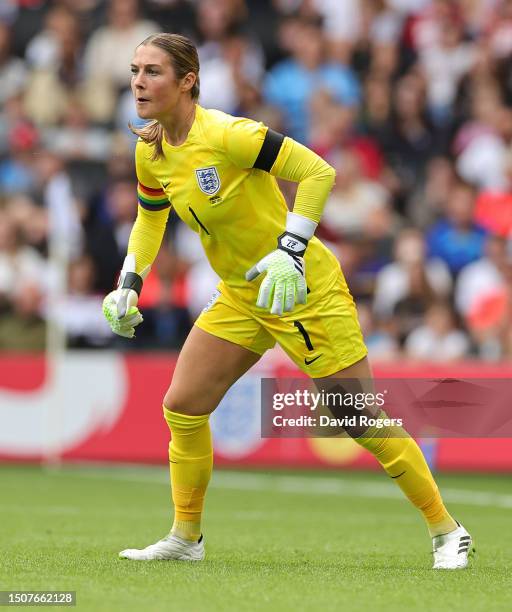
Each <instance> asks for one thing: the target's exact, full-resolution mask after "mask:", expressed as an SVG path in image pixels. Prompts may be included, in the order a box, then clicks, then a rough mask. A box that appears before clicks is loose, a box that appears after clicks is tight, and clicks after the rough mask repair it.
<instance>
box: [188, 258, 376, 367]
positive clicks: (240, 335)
mask: <svg viewBox="0 0 512 612" xmlns="http://www.w3.org/2000/svg"><path fill="white" fill-rule="evenodd" d="M195 325H197V326H198V327H200V328H201V329H202V330H204V331H206V332H208V333H210V334H213V335H214V336H217V337H219V338H223V339H224V340H228V341H230V342H233V343H235V344H238V345H240V346H243V347H244V348H246V349H248V350H250V351H253V352H255V353H257V354H258V355H263V353H264V352H265V351H266V350H267V349H269V348H272V347H273V346H274V345H275V343H276V342H278V343H279V345H280V346H281V347H282V348H283V350H284V351H285V352H286V353H287V354H288V355H289V357H290V358H291V359H292V360H293V362H294V363H295V364H296V365H297V367H299V368H300V369H301V370H302V371H303V372H305V373H306V374H308V375H309V376H312V377H314V378H321V377H324V376H330V375H332V374H334V373H335V372H338V371H339V370H342V369H344V368H348V367H349V366H351V365H352V364H354V363H356V362H357V361H359V360H361V359H362V358H363V357H364V356H365V355H366V354H367V352H368V351H367V349H366V346H365V344H364V340H363V335H362V333H361V328H360V327H359V321H358V319H357V312H356V307H355V304H354V300H353V299H352V296H351V295H350V292H349V290H348V287H347V284H346V282H345V279H344V277H343V274H342V272H341V270H340V271H339V274H338V275H337V277H336V279H335V282H334V283H332V285H331V286H330V287H329V289H328V290H326V291H325V292H323V293H322V294H321V295H318V296H313V295H312V294H311V293H310V294H309V296H308V303H307V304H306V305H299V306H296V307H295V309H294V311H293V312H291V313H285V314H284V315H283V316H281V317H279V316H277V315H272V314H270V313H268V312H267V311H265V310H263V309H261V308H258V307H257V306H256V305H254V307H252V306H248V305H247V304H245V303H243V302H242V301H241V300H237V299H236V295H233V291H232V290H229V289H228V288H227V287H225V286H222V283H221V286H220V291H217V292H216V293H215V294H214V295H213V296H212V299H211V300H210V302H209V303H208V305H207V306H206V308H205V309H204V310H203V312H202V313H201V314H200V315H199V317H198V319H197V320H196V322H195Z"/></svg>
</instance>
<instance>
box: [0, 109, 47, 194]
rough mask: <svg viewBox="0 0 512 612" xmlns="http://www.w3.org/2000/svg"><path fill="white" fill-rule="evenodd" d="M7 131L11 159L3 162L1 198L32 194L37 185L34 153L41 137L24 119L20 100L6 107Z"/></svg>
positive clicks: (0, 176) (1, 169) (0, 168)
mask: <svg viewBox="0 0 512 612" xmlns="http://www.w3.org/2000/svg"><path fill="white" fill-rule="evenodd" d="M6 107H7V109H6V112H5V114H4V117H5V119H6V123H7V122H9V123H8V124H6V125H5V131H6V133H7V139H6V140H7V144H8V146H9V152H10V155H9V156H8V157H7V158H5V159H4V160H3V161H0V194H2V193H3V194H5V195H11V194H17V193H26V192H31V191H32V190H33V189H34V187H35V183H36V172H35V165H36V163H35V162H36V159H35V156H34V151H35V150H36V148H37V146H38V144H39V133H38V132H37V130H36V129H35V128H34V126H33V125H32V124H31V123H30V122H29V121H27V119H26V118H25V117H24V115H23V111H22V104H21V100H20V99H19V98H11V99H10V100H9V102H8V103H7V104H6Z"/></svg>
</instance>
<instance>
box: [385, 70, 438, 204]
mask: <svg viewBox="0 0 512 612" xmlns="http://www.w3.org/2000/svg"><path fill="white" fill-rule="evenodd" d="M381 146H382V149H383V153H384V155H385V156H386V157H387V160H388V163H389V166H390V168H391V170H392V171H393V172H394V174H395V176H396V179H397V181H398V193H397V195H398V196H399V197H400V199H399V200H397V201H396V204H397V206H398V208H399V209H400V210H401V211H402V210H403V209H404V207H405V202H406V199H407V197H408V196H409V195H410V194H411V193H412V192H413V191H414V189H415V188H416V187H417V184H418V182H422V181H423V180H424V173H425V166H426V164H427V163H428V161H429V160H430V158H431V157H433V156H434V154H435V153H436V148H437V143H436V140H435V135H434V133H433V131H432V129H431V127H430V125H429V123H428V120H427V118H426V112H425V84H424V81H423V79H422V78H421V77H420V76H419V75H417V74H414V73H410V74H407V75H406V76H404V77H402V78H401V79H400V80H399V81H398V83H397V84H396V87H395V89H394V93H393V116H392V119H391V125H390V129H389V130H387V132H386V134H385V137H384V139H383V141H382V143H381Z"/></svg>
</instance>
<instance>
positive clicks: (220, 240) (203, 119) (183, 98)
mask: <svg viewBox="0 0 512 612" xmlns="http://www.w3.org/2000/svg"><path fill="white" fill-rule="evenodd" d="M131 71H132V79H131V87H132V91H133V95H134V96H135V101H136V105H137V112H138V115H139V116H140V117H141V118H143V119H148V120H150V121H149V122H148V123H147V124H146V125H145V126H144V127H143V128H141V129H134V132H135V133H136V134H137V135H138V136H139V140H138V143H137V148H136V156H135V157H136V170H137V178H138V199H139V206H138V215H137V220H136V222H135V224H134V226H133V230H132V233H131V236H130V242H129V245H128V254H127V256H126V259H125V263H124V266H123V270H122V273H121V276H120V281H119V285H118V288H117V290H115V291H113V292H112V293H110V294H109V295H108V296H107V297H106V298H105V301H104V306H103V310H104V313H105V316H106V318H107V319H108V321H109V323H110V325H111V327H112V330H113V331H114V332H115V333H117V334H120V335H122V336H125V337H128V338H131V337H133V335H134V328H135V326H136V325H138V324H139V323H141V321H142V316H141V315H140V313H139V311H138V309H137V299H138V296H139V295H140V292H141V289H142V284H143V280H144V278H145V276H146V275H147V273H148V271H149V269H150V266H151V264H152V262H153V260H154V259H155V257H156V254H157V251H158V249H159V247H160V244H161V241H162V236H163V234H164V229H165V226H166V222H167V217H168V215H169V211H170V209H171V206H172V208H174V210H175V211H176V212H177V214H178V215H179V217H180V218H181V219H182V220H183V221H184V222H185V223H186V224H187V225H188V226H189V227H190V228H191V229H192V230H194V231H195V232H197V233H199V236H200V238H201V242H202V244H203V247H204V250H205V252H206V255H207V257H208V259H209V261H210V264H211V265H212V267H213V269H214V270H215V271H216V273H217V274H218V275H219V277H220V278H221V279H222V280H221V282H220V284H219V286H218V291H217V292H216V293H215V295H214V297H213V298H212V300H211V301H210V302H209V304H208V305H207V307H206V308H205V309H204V311H203V313H202V314H201V315H200V316H199V318H198V319H197V321H196V322H195V325H194V327H193V329H192V331H191V332H190V334H189V336H188V338H187V340H186V342H185V344H184V346H183V349H182V350H181V353H180V355H179V359H178V362H177V365H176V369H175V371H174V376H173V379H172V382H171V385H170V387H169V390H168V391H167V393H166V394H165V397H164V401H163V410H164V416H165V420H166V421H167V423H168V425H169V428H170V430H171V434H172V441H171V443H170V445H169V460H170V470H171V486H172V498H173V501H174V506H175V516H174V524H173V526H172V530H171V532H170V534H169V535H168V536H167V537H165V538H164V539H163V540H160V541H158V542H157V543H156V544H152V545H150V546H148V547H146V548H144V549H142V550H137V549H128V550H124V551H122V552H121V553H120V556H121V557H124V558H127V559H135V560H150V559H183V560H201V559H203V557H204V542H203V537H202V535H201V513H202V511H203V502H204V497H205V492H206V488H207V486H208V482H209V480H210V475H211V472H212V456H213V451H212V441H211V434H210V427H209V423H208V420H209V416H210V414H211V412H213V410H215V407H216V406H217V405H218V403H219V401H220V400H221V398H222V397H223V395H224V394H225V393H226V391H227V390H228V389H229V388H230V387H231V385H232V384H233V383H234V382H235V381H236V380H238V378H240V376H242V375H243V374H244V372H246V371H247V370H248V369H249V368H250V367H251V366H253V365H254V364H255V363H256V362H257V361H258V359H259V358H260V357H261V355H262V354H263V353H264V352H265V351H266V350H267V349H269V348H271V347H272V346H274V344H275V343H276V342H278V343H279V344H280V345H281V347H282V348H283V349H284V350H285V351H286V352H287V353H288V355H289V356H290V357H291V359H292V360H293V361H294V362H295V364H296V365H297V366H298V367H299V368H300V369H301V370H302V371H304V372H306V373H307V374H308V375H309V376H311V377H312V378H314V379H315V380H316V381H318V383H319V384H324V383H323V382H322V381H323V380H324V379H326V377H329V380H332V379H338V380H339V379H352V380H354V379H358V380H361V384H362V385H364V381H368V380H370V379H371V372H370V368H369V365H368V361H367V358H366V353H367V351H366V347H365V345H364V342H363V338H362V335H361V331H360V328H359V323H358V320H357V315H356V309H355V306H354V302H353V300H352V297H351V295H350V293H349V290H348V288H347V285H346V283H345V279H344V277H343V274H342V272H341V270H340V266H339V264H338V262H337V260H336V258H335V257H334V255H333V254H332V253H331V252H330V251H329V250H328V249H327V248H326V247H325V246H324V245H323V244H322V243H321V242H320V241H319V240H318V239H317V238H315V236H314V234H315V229H316V227H317V224H318V222H319V221H320V217H321V215H322V209H323V206H324V202H325V200H326V198H327V195H328V194H329V191H330V189H331V187H332V185H333V182H334V178H335V173H334V170H333V168H331V167H330V166H329V165H328V164H327V163H326V162H325V161H324V160H322V159H321V158H320V157H318V156H317V155H316V154H315V153H313V152H312V151H310V150H309V149H307V148H306V147H304V146H302V145H301V144H299V143H297V142H295V141H293V140H292V139H290V138H287V137H285V136H283V135H282V134H278V133H276V132H274V131H273V130H271V129H268V128H267V127H265V126H264V125H262V124H261V123H257V122H255V121H251V120H249V119H243V118H239V117H232V116H230V115H227V114H225V113H222V112H219V111H216V110H209V109H208V110H207V109H204V108H202V107H201V106H199V105H198V103H197V100H198V98H199V61H198V57H197V51H196V48H195V47H194V45H193V44H192V43H191V42H190V41H189V40H188V39H187V38H185V37H183V36H179V35H176V34H156V35H153V36H151V37H149V38H147V39H146V40H144V41H143V42H142V43H141V44H140V45H139V46H138V47H137V49H136V51H135V55H134V59H133V63H132V66H131ZM276 177H280V178H283V179H286V180H289V181H295V182H297V183H298V189H297V195H296V199H295V203H294V207H293V212H288V211H287V207H286V203H285V200H284V198H283V196H282V194H281V192H280V190H279V188H278V185H277V182H276ZM324 382H325V381H324ZM324 388H325V387H324ZM242 409H243V408H242ZM349 434H350V435H351V436H352V437H354V438H355V439H356V441H357V442H358V443H359V444H361V445H362V446H363V447H365V448H366V449H368V450H369V451H370V452H371V453H373V454H374V455H375V457H376V458H377V459H378V461H379V462H380V463H381V464H382V466H383V468H384V469H385V470H386V472H387V473H388V474H389V476H391V478H393V479H394V480H395V482H396V483H397V484H398V485H399V486H400V487H401V489H402V490H403V491H404V493H405V495H406V496H407V497H408V498H409V500H410V501H411V502H412V504H414V505H415V506H416V507H417V508H418V509H419V510H420V511H421V512H422V514H423V516H424V518H425V520H426V522H427V526H428V529H429V531H430V535H431V536H432V537H433V540H434V557H435V563H434V567H435V568H460V567H465V566H466V565H467V558H468V551H469V550H470V548H471V537H470V536H469V534H468V533H467V531H466V530H465V529H464V528H463V527H462V526H461V525H459V524H458V523H457V522H456V521H455V520H454V519H453V518H452V517H451V516H450V515H449V514H448V512H447V510H446V508H445V507H444V505H443V502H442V499H441V496H440V494H439V491H438V488H437V486H436V484H435V482H434V480H433V478H432V475H431V473H430V471H429V468H428V467H427V464H426V462H425V460H424V458H423V455H422V453H421V451H420V449H419V448H418V446H417V444H416V443H415V442H414V440H413V439H412V438H410V437H408V436H407V434H406V433H405V432H404V431H403V430H401V429H399V428H396V427H395V428H393V427H390V428H388V429H387V430H386V429H379V430H377V429H374V428H370V429H367V430H363V431H361V430H360V428H359V429H358V428H354V429H353V430H352V431H349ZM363 434H364V435H363Z"/></svg>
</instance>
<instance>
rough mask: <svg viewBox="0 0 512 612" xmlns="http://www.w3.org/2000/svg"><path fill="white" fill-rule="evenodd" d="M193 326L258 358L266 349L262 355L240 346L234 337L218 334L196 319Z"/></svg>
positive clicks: (252, 349) (245, 346)
mask: <svg viewBox="0 0 512 612" xmlns="http://www.w3.org/2000/svg"><path fill="white" fill-rule="evenodd" d="M194 325H195V326H196V327H199V329H202V330H203V331H204V332H206V333H207V334H211V335H212V336H215V337H216V338H220V339H221V340H226V341H227V342H231V343H232V344H236V345H237V346H241V347H242V348H244V349H247V350H248V351H251V353H254V354H255V355H259V356H260V357H262V356H263V355H264V354H265V353H266V351H267V349H265V350H264V351H263V352H262V353H261V352H260V351H257V350H256V349H254V348H252V347H250V346H247V345H245V344H242V343H241V342H237V340H236V339H235V336H234V335H231V334H225V333H218V331H217V330H215V331H213V330H212V329H211V328H209V326H208V325H204V324H203V323H202V322H199V319H197V320H196V321H195V322H194Z"/></svg>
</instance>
